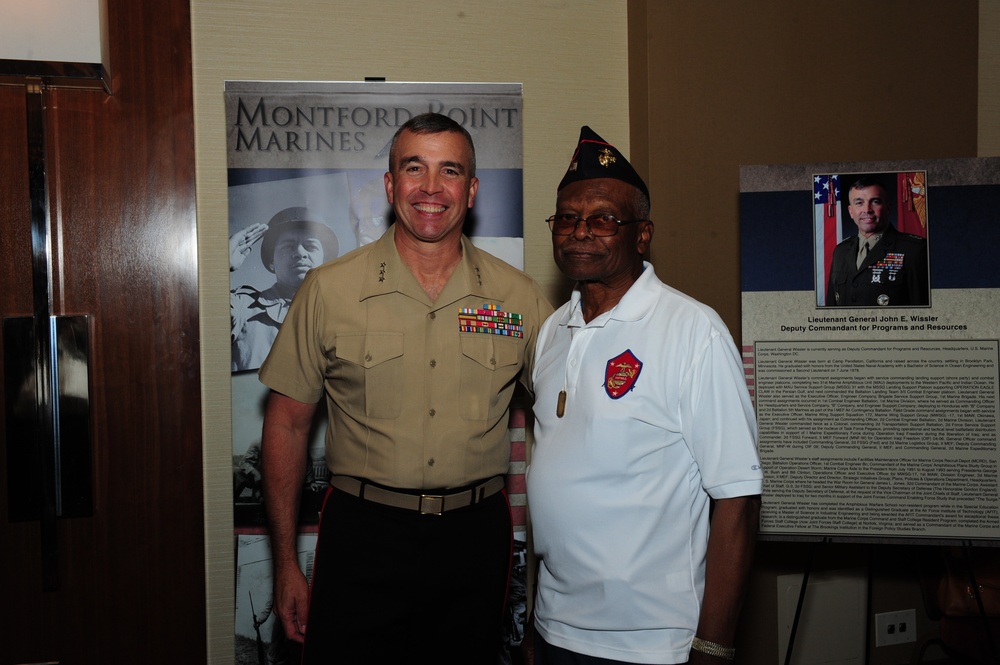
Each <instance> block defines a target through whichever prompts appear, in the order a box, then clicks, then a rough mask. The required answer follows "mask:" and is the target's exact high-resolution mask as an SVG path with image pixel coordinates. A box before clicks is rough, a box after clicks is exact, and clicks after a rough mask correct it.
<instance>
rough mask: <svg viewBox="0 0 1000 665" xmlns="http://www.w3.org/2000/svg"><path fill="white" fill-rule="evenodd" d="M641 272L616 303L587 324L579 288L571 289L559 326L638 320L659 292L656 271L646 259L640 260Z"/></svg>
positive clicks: (650, 307)
mask: <svg viewBox="0 0 1000 665" xmlns="http://www.w3.org/2000/svg"><path fill="white" fill-rule="evenodd" d="M642 268H643V269H642V274H640V275H639V277H638V279H636V280H635V283H634V284H632V286H630V287H629V289H628V291H626V292H625V295H624V296H622V299H621V300H619V301H618V304H617V305H615V306H614V307H612V308H611V309H610V310H608V311H607V312H604V313H603V314H601V315H600V316H598V317H597V318H595V319H594V320H593V321H591V322H590V323H589V324H586V323H584V321H583V307H582V306H581V303H580V290H579V289H573V293H572V295H571V296H570V306H569V307H568V308H567V309H566V311H565V312H564V313H563V315H562V318H561V319H560V321H559V325H561V326H570V327H572V328H582V327H584V326H585V325H591V326H602V327H603V326H604V325H605V324H607V322H608V321H624V322H627V321H638V320H639V319H642V318H643V317H645V316H646V314H648V313H649V312H650V310H651V309H652V307H653V304H654V302H655V301H656V298H657V294H658V293H659V280H658V279H657V278H656V272H655V271H654V270H653V266H652V264H651V263H649V262H648V261H643V262H642Z"/></svg>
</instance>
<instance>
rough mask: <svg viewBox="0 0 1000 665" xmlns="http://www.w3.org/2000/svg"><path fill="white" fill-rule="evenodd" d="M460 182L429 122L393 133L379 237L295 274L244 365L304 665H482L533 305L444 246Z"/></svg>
mask: <svg viewBox="0 0 1000 665" xmlns="http://www.w3.org/2000/svg"><path fill="white" fill-rule="evenodd" d="M475 168H476V166H475V151H474V147H473V144H472V139H471V137H470V136H469V134H468V132H466V131H465V130H464V129H463V128H462V127H461V126H460V125H458V124H457V123H455V122H454V121H452V120H451V119H449V118H447V117H446V116H442V115H438V114H424V115H421V116H417V117H415V118H413V119H412V120H410V121H409V122H407V123H406V124H405V125H403V126H402V127H401V128H400V130H399V131H398V132H397V133H396V136H395V137H394V139H393V143H392V146H391V148H390V155H389V172H388V173H386V174H385V190H386V196H387V198H388V201H389V203H390V204H391V205H392V206H393V209H394V211H395V217H396V221H395V224H393V226H392V227H390V229H389V230H388V231H387V232H386V233H385V235H384V236H383V237H382V238H381V239H380V240H378V241H376V242H374V243H371V244H369V245H365V246H363V247H361V248H359V249H357V250H355V251H353V252H351V253H349V254H347V255H345V256H344V257H341V258H340V259H338V260H336V261H333V262H331V263H327V264H326V265H324V266H322V267H320V268H317V269H314V270H313V271H311V272H310V273H309V275H308V276H307V277H306V280H305V281H304V282H303V284H302V286H301V287H300V288H299V291H298V292H297V294H296V297H295V299H294V300H293V302H292V305H291V309H290V311H289V313H288V315H287V317H286V319H285V322H284V324H283V326H282V328H281V331H280V332H279V334H278V337H277V339H276V340H275V342H274V345H273V347H272V350H271V353H270V355H269V356H268V358H267V360H266V361H265V363H264V365H263V366H262V367H261V371H260V379H261V381H263V382H264V383H265V384H266V385H267V386H268V387H269V388H271V393H270V396H269V398H268V404H267V410H266V414H265V420H264V432H263V443H262V453H263V483H264V502H265V506H266V509H267V515H268V521H269V528H270V532H271V547H272V553H273V560H274V579H275V581H274V607H275V609H276V611H277V612H278V615H279V616H280V617H281V620H282V623H283V626H284V629H285V631H286V633H288V635H289V636H291V637H292V638H293V639H298V640H303V639H304V642H305V647H304V650H305V653H304V662H305V663H319V662H324V663H325V662H342V663H359V662H372V663H395V662H424V661H426V662H435V663H462V664H463V665H464V664H473V663H483V664H484V665H486V664H487V663H488V664H490V665H492V663H493V662H494V661H495V658H496V653H497V649H498V646H499V644H500V635H501V612H502V609H503V604H504V600H505V596H506V586H507V576H508V573H509V571H510V557H511V539H512V534H511V518H510V509H509V505H508V503H507V499H506V495H505V493H504V492H503V476H504V474H505V473H506V472H507V469H508V465H509V455H510V450H509V440H508V434H507V418H508V408H509V405H510V399H511V395H512V394H513V392H514V386H515V383H516V382H517V381H519V380H520V381H522V382H526V381H528V377H529V376H530V366H531V364H532V360H533V350H534V344H535V337H536V334H537V331H538V328H539V327H540V326H541V324H542V322H543V321H544V320H545V318H546V317H547V316H548V315H549V314H550V313H551V312H552V308H551V306H550V305H549V303H548V302H547V301H546V299H545V297H544V296H543V295H542V293H541V290H540V289H539V287H538V285H537V284H536V283H535V282H534V281H533V280H532V279H531V278H529V277H528V276H527V275H525V274H524V273H522V272H520V271H518V270H516V269H514V268H512V267H511V266H509V265H508V264H506V263H504V262H503V261H501V260H499V259H497V258H495V257H493V256H491V255H489V254H487V253H485V252H481V251H479V250H477V249H476V248H475V247H474V246H473V245H472V243H471V242H470V241H469V240H468V238H466V237H465V236H464V235H463V234H462V225H463V222H464V221H465V217H466V213H467V211H468V210H469V209H470V208H472V205H473V203H474V201H475V197H476V192H477V190H478V187H479V181H478V179H477V178H476V177H475ZM528 387H529V388H530V386H528ZM324 395H325V396H326V400H325V402H326V407H327V413H328V416H329V423H330V424H329V428H328V431H327V433H326V463H327V466H328V467H329V469H330V472H331V474H332V475H331V481H330V483H331V489H330V491H329V493H328V495H327V499H326V502H325V504H324V508H323V513H322V517H321V522H320V534H319V540H318V545H317V556H316V562H315V566H314V571H313V580H312V587H311V589H309V588H307V583H306V579H305V577H304V575H303V573H302V571H301V570H300V569H299V565H298V561H297V556H296V548H295V534H296V516H297V513H298V496H299V492H300V490H301V487H302V469H303V468H304V466H305V455H306V447H307V435H308V432H309V429H310V427H311V424H312V421H313V415H314V413H315V410H316V408H317V405H318V403H319V401H320V400H321V399H322V398H323V396H324Z"/></svg>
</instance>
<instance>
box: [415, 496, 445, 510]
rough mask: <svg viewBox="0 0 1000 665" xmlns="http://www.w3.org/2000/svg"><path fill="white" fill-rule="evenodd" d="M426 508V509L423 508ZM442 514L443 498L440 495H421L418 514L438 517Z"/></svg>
mask: <svg viewBox="0 0 1000 665" xmlns="http://www.w3.org/2000/svg"><path fill="white" fill-rule="evenodd" d="M425 506H426V507H425ZM443 512H444V496H443V495H441V494H421V495H420V514H421V515H440V514H441V513H443Z"/></svg>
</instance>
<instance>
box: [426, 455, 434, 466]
mask: <svg viewBox="0 0 1000 665" xmlns="http://www.w3.org/2000/svg"><path fill="white" fill-rule="evenodd" d="M427 466H434V458H433V457H432V458H430V459H429V460H427Z"/></svg>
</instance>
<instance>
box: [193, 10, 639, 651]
mask: <svg viewBox="0 0 1000 665" xmlns="http://www.w3.org/2000/svg"><path fill="white" fill-rule="evenodd" d="M279 8H280V9H279ZM191 12H192V32H193V42H194V84H195V114H196V141H197V165H198V174H197V185H198V238H199V258H200V265H201V270H200V276H201V283H200V294H201V327H202V330H201V332H202V351H203V353H202V360H203V368H202V371H203V373H202V376H203V384H204V385H203V388H204V390H203V394H204V402H205V403H204V418H205V420H204V423H205V424H204V432H205V502H206V526H205V528H206V543H207V547H208V552H207V557H208V560H207V575H208V594H209V598H208V612H209V619H208V621H209V627H208V628H209V656H210V662H212V663H226V662H232V660H233V640H232V634H233V569H234V568H233V535H232V533H233V532H232V475H231V472H230V467H231V464H232V448H231V430H230V422H229V421H230V403H229V402H230V386H229V345H228V341H227V340H228V318H227V317H226V305H227V304H228V299H227V293H228V289H229V272H228V268H227V266H228V260H229V259H228V257H227V254H228V238H227V230H228V218H227V211H226V200H227V199H226V143H225V129H226V128H225V118H224V112H223V86H224V81H226V80H231V79H250V80H260V79H278V80H323V81H360V80H363V79H364V78H365V77H366V76H383V77H385V79H386V80H387V81H444V82H452V81H475V82H518V83H523V84H524V197H525V201H524V211H525V233H524V235H525V254H526V256H525V270H526V271H527V272H529V273H530V274H532V275H533V276H534V277H535V278H536V279H537V280H538V281H539V282H540V283H541V284H542V286H543V288H544V289H545V290H546V293H547V294H548V295H549V297H550V298H552V299H557V298H561V297H562V294H563V293H565V288H564V286H565V285H564V283H563V282H562V280H561V278H560V277H559V276H558V273H557V271H556V270H555V267H554V266H553V264H552V260H551V258H550V257H551V254H550V246H549V238H548V231H547V230H546V228H545V224H544V222H543V221H542V220H543V219H544V218H545V217H547V216H548V215H549V214H550V213H551V209H552V207H553V204H554V201H555V186H556V184H557V183H558V182H559V179H560V178H561V177H562V174H563V172H564V171H565V168H566V165H567V164H568V163H569V158H570V156H571V154H572V151H573V148H574V147H575V144H576V139H577V137H578V135H579V131H580V126H581V125H583V124H589V125H591V126H592V127H593V128H594V129H595V130H596V131H597V132H598V133H600V134H601V135H602V136H604V137H605V138H607V139H608V140H610V141H613V142H614V143H616V144H618V145H620V146H627V145H628V141H629V133H628V81H627V48H628V40H627V34H626V11H625V2H624V1H614V2H608V1H606V0H600V1H598V0H590V1H580V0H541V1H539V0H505V1H504V2H495V1H494V0H462V1H458V0H424V1H423V2H420V3H413V2H403V1H401V0H379V2H354V1H352V0H335V1H333V0H285V1H283V2H280V3H275V2H272V1H270V0H267V1H262V0H192V2H191Z"/></svg>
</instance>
